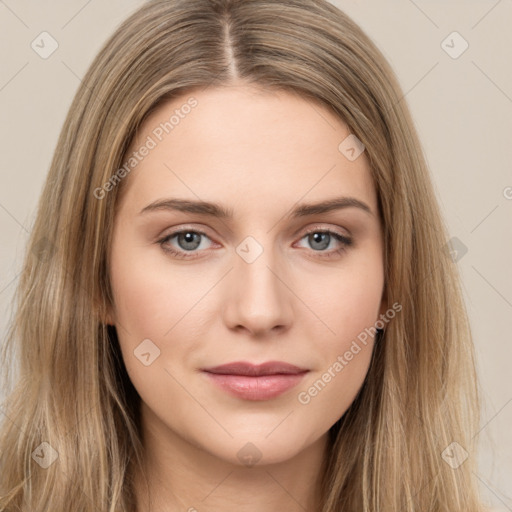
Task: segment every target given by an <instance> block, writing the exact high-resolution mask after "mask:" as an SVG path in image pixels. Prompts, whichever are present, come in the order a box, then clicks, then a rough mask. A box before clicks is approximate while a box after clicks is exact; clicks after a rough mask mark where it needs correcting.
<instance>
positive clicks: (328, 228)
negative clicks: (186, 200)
mask: <svg viewBox="0 0 512 512" xmlns="http://www.w3.org/2000/svg"><path fill="white" fill-rule="evenodd" d="M338 229H339V228H338ZM338 229H337V228H334V227H331V226H325V225H322V224H321V223H318V224H316V225H313V226H311V227H307V228H302V229H300V230H297V231H295V232H294V237H295V236H298V235H299V234H300V233H302V236H301V237H300V238H301V239H302V238H304V237H305V236H307V235H308V234H310V233H311V232H317V231H324V232H332V233H335V234H338V235H340V236H342V237H344V238H352V235H351V234H350V233H349V234H345V233H340V232H338ZM345 229H346V228H345ZM187 231H191V232H194V233H198V234H200V235H202V236H206V237H207V238H209V239H210V240H211V241H212V242H214V243H218V242H215V240H213V239H212V237H211V236H210V235H209V234H208V233H207V232H206V231H207V230H205V229H203V228H196V227H194V226H184V227H178V228H176V230H174V231H172V232H171V233H169V234H167V235H165V236H163V237H160V240H165V239H170V238H173V237H174V236H176V235H179V234H181V233H184V232H187ZM347 231H348V230H347Z"/></svg>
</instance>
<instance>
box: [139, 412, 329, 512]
mask: <svg viewBox="0 0 512 512" xmlns="http://www.w3.org/2000/svg"><path fill="white" fill-rule="evenodd" d="M143 409H145V408H144V407H143ZM147 415H151V412H150V411H148V410H147V409H145V410H144V411H143V416H142V417H143V418H144V416H147ZM142 424H143V444H144V450H145V451H144V467H143V468H140V469H139V471H138V472H137V473H136V474H135V480H134V482H135V494H136V500H137V509H136V510H137V512H143V511H144V512H146V511H151V512H210V511H211V512H213V511H219V510H222V511H223V512H234V511H236V512H261V511H262V510H265V512H278V511H279V512H280V511H282V510H286V511H288V512H318V511H319V504H320V500H321V494H320V491H321V484H322V476H323V473H324V471H325V465H324V461H325V456H326V449H327V439H328V436H327V435H324V436H322V437H320V438H319V439H318V440H317V441H315V442H314V443H312V444H310V445H309V446H308V447H307V448H306V449H304V450H303V451H300V452H298V453H297V454H296V455H294V456H293V457H291V458H290V459H288V460H285V461H282V462H278V463H274V464H268V465H261V466H260V465H259V464H255V465H252V466H245V465H242V464H233V463H232V462H230V461H226V460H224V459H221V458H219V457H216V456H215V455H213V454H212V453H210V452H207V451H206V450H204V449H203V448H202V447H200V446H197V445H195V444H191V443H190V442H188V441H187V440H186V439H183V438H182V437H180V436H178V435H177V434H176V433H175V432H173V431H170V429H169V428H168V427H167V426H165V425H163V424H162V423H161V422H155V418H154V417H153V418H152V421H151V422H145V421H144V420H143V422H142ZM149 425H150V426H149Z"/></svg>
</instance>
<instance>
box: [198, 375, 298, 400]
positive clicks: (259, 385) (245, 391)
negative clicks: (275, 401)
mask: <svg viewBox="0 0 512 512" xmlns="http://www.w3.org/2000/svg"><path fill="white" fill-rule="evenodd" d="M205 373H206V374H207V375H208V377H209V378H210V379H211V380H212V381H213V382H214V383H215V384H216V385H217V386H219V387H221V388H222V389H224V391H227V392H228V393H230V394H231V395H234V396H237V397H239V398H243V399H244V400H270V399H271V398H275V397H277V396H279V395H281V394H283V393H284V392H285V391H288V390H289V389H291V388H293V387H294V386H296V385H297V384H298V383H299V382H300V381H301V380H302V379H303V377H304V375H306V373H307V372H302V373H293V374H286V375H285V374H279V375H261V376H259V377H249V376H245V375H223V374H218V373H209V372H205Z"/></svg>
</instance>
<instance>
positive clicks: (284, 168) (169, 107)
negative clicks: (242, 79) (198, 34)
mask: <svg viewBox="0 0 512 512" xmlns="http://www.w3.org/2000/svg"><path fill="white" fill-rule="evenodd" d="M350 135H351V134H350V130H349V128H348V127H347V125H346V124H345V123H344V122H343V121H342V120H341V119H339V118H338V117H337V116H336V115H335V114H334V113H333V112H332V111H330V110H329V109H328V108H327V107H325V106H323V105H321V104H320V103H319V102H316V101H311V100H310V99H309V98H305V97H303V96H301V95H299V94H297V93H295V92H290V91H283V90H268V89H265V90H264V89H261V88H257V87H253V86H245V85H244V86H223V87H217V88H207V89H206V90H196V91H193V92H190V93H186V94H182V95H180V96H178V97H176V98H174V99H173V100H171V101H168V102H166V103H164V104H162V105H160V106H159V108H157V109H156V110H155V111H154V112H153V113H152V114H151V115H150V116H149V117H148V118H147V119H146V120H145V122H144V123H143V125H142V126H141V128H140V130H139V131H138V134H137V137H136V138H135V140H134V141H133V143H132V145H131V148H130V150H129V151H128V154H127V156H126V158H125V159H127V158H128V157H130V155H132V154H133V152H137V151H139V150H141V149H142V148H143V147H144V146H147V147H150V149H149V150H146V151H143V152H144V154H145V156H144V157H143V158H140V155H139V160H138V161H137V163H136V165H135V167H134V169H133V171H131V173H130V175H129V180H127V181H128V182H129V183H125V184H124V185H126V186H127V194H126V195H127V197H126V200H127V201H129V202H130V203H137V204H136V205H135V204H134V206H141V207H142V206H144V205H143V204H142V202H147V201H150V200H154V199H157V198H159V197H163V196H165V195H166V194H167V195H172V196H180V197H187V198H193V199H198V198H201V199H203V200H213V201H217V202H223V203H229V204H230V205H236V204H238V206H239V207H240V209H243V207H244V206H245V205H249V204H250V205H252V206H254V205H255V204H257V203H258V202H259V203H260V204H261V205H268V203H269V201H270V200H278V201H279V202H280V203H286V204H289V203H290V204H293V203H295V202H297V201H299V200H301V199H303V200H308V201H314V200H317V199H319V200H322V199H325V198H326V197H330V196H333V197H334V196H337V195H340V194H345V195H351V196H356V197H358V198H360V199H361V200H364V201H365V202H367V203H368V204H370V206H371V207H372V209H373V210H374V211H375V210H376V194H375V190H374V186H373V181H372V179H371V173H370V169H369V165H368V160H367V158H366V155H365V153H364V152H363V153H362V154H361V155H360V156H359V157H358V158H356V159H355V160H350V159H349V158H347V156H346V154H345V153H344V152H343V148H344V143H343V141H346V140H347V137H349V136H350ZM348 140H351V139H348ZM340 144H341V147H340ZM139 153H140V151H139ZM132 158H133V157H132ZM235 208H236V206H235Z"/></svg>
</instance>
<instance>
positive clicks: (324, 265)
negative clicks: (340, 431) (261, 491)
mask: <svg viewBox="0 0 512 512" xmlns="http://www.w3.org/2000/svg"><path fill="white" fill-rule="evenodd" d="M192 98H193V99H192ZM187 105H188V107H187ZM172 116H174V117H172ZM166 123H167V124H166ZM349 135H350V132H349V130H348V128H347V126H346V125H345V124H344V123H342V122H341V121H340V120H339V119H337V117H335V116H334V115H333V114H332V113H330V111H328V110H327V109H325V108H324V107H322V106H320V105H318V104H316V103H311V102H310V101H309V100H306V99H304V98H302V97H300V96H298V95H295V94H293V93H290V92H268V91H263V90H259V89H256V88H253V87H250V86H246V85H236V86H230V87H222V88H210V89H208V90H206V91H198V92H196V93H194V94H187V95H184V96H182V97H180V98H175V99H173V101H172V102H170V103H167V104H165V105H163V106H161V107H159V109H158V110H156V111H155V112H154V113H153V114H152V115H151V116H150V117H149V118H148V119H147V120H146V121H145V123H144V125H143V126H142V129H141V130H140V131H139V134H138V137H137V139H136V141H135V142H134V144H133V145H132V148H131V150H130V152H129V155H128V156H127V161H128V158H129V157H130V155H132V158H137V163H136V165H133V169H131V170H130V173H129V174H128V176H127V177H125V178H124V179H125V180H126V182H125V183H123V184H122V185H123V186H125V187H126V189H124V190H123V195H122V200H121V202H120V204H119V210H118V213H117V217H116V221H115V227H114V233H113V242H112V246H111V254H110V257H111V260H110V261H111V265H110V269H109V271H110V277H111V284H112V289H113V295H114V302H115V305H114V308H113V310H112V311H111V312H110V314H109V317H108V319H107V321H108V322H109V323H112V324H114V325H115V326H116V330H117V333H118V337H119V342H120V346H121V351H122V356H123V359H124V363H125V365H126V368H127V371H128V374H129V376H130V378H131V380H132V382H133V384H134V386H135V388H136V389H137V391H138V393H139V394H140V396H141V398H142V415H143V424H145V426H146V427H145V428H147V429H148V431H151V432H153V434H154V435H156V436H158V438H159V439H160V440H161V442H162V443H167V444H169V445H173V444H174V445H178V444H181V445H183V446H185V445H187V446H192V447H194V449H195V448H199V449H201V451H202V452H204V453H208V454H210V455H212V456H214V457H217V458H220V459H223V460H224V461H228V462H231V463H234V464H238V465H241V464H246V462H247V460H258V461H259V462H258V463H259V464H265V463H276V462H282V461H285V460H288V459H290V458H292V457H293V456H295V455H297V454H299V452H302V451H304V450H306V449H307V448H308V447H310V446H312V445H313V444H314V443H316V442H320V441H321V440H322V439H324V440H325V439H326V433H327V431H328V429H329V428H330V427H331V426H332V425H333V424H334V423H335V422H336V421H337V420H338V419H339V418H340V417H341V416H342V415H343V414H344V412H345V411H346V410H347V408H348V407H349V406H350V404H351V403H352V401H353V400H354V398H355V396H356V394H357V392H358V390H359V389H360V387H361V385H362V383H363V381H364V378H365V376H366V373H367V371H368V367H369V362H370V358H371V353H372V349H373V338H372V337H371V336H366V340H365V342H364V343H362V342H361V340H362V339H363V338H364V334H363V333H365V332H368V329H369V328H371V327H372V326H374V324H375V323H376V321H377V320H378V319H379V315H380V314H381V313H383V312H384V310H385V305H384V304H383V302H382V300H381V299H382V296H383V286H384V274H383V252H382V251H383V241H382V237H381V224H380V220H379V216H378V209H377V196H376V192H375V189H374V186H373V183H372V180H371V175H370V170H369V165H368V160H367V157H366V154H365V153H364V152H363V153H361V154H360V156H358V157H357V158H354V157H355V156H357V152H358V148H357V146H354V143H351V139H348V140H347V141H345V142H344V143H343V144H342V145H341V146H340V144H341V143H342V142H343V141H344V140H345V139H346V138H347V137H348V136H349ZM144 146H145V147H146V150H144V149H142V148H143V147H144ZM351 147H353V148H354V151H352V150H351V149H350V148H351ZM134 151H137V155H138V156H135V157H133V152H134ZM132 163H133V164H134V163H135V161H133V162H132ZM326 202H331V203H330V204H331V207H330V208H328V207H326V204H324V203H326ZM335 202H339V203H338V204H337V207H333V205H334V203H335ZM203 203H212V204H214V206H213V205H207V204H203ZM320 203H322V204H323V206H322V205H321V204H320ZM312 205H317V206H316V207H312ZM354 343H355V344H354ZM356 347H358V348H356ZM234 362H236V363H239V362H243V363H248V365H249V366H243V365H242V366H240V365H239V366H235V367H232V368H230V369H229V368H228V369H227V370H226V369H215V367H218V366H220V365H226V364H228V363H234ZM268 362H274V363H275V362H279V363H280V364H279V365H277V366H272V365H267V366H262V367H258V365H261V364H262V363H268ZM251 365H252V366H251ZM286 365H293V366H286ZM254 366H256V369H255V368H254ZM205 369H209V370H210V371H205ZM265 370H266V371H265ZM251 371H252V373H256V374H258V372H259V376H258V375H252V376H251V375H247V374H248V373H251ZM212 372H213V373H212ZM215 372H216V373H215ZM262 373H267V374H268V375H266V376H263V375H261V374H262ZM243 374H245V375H243ZM251 458H252V459H251Z"/></svg>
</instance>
